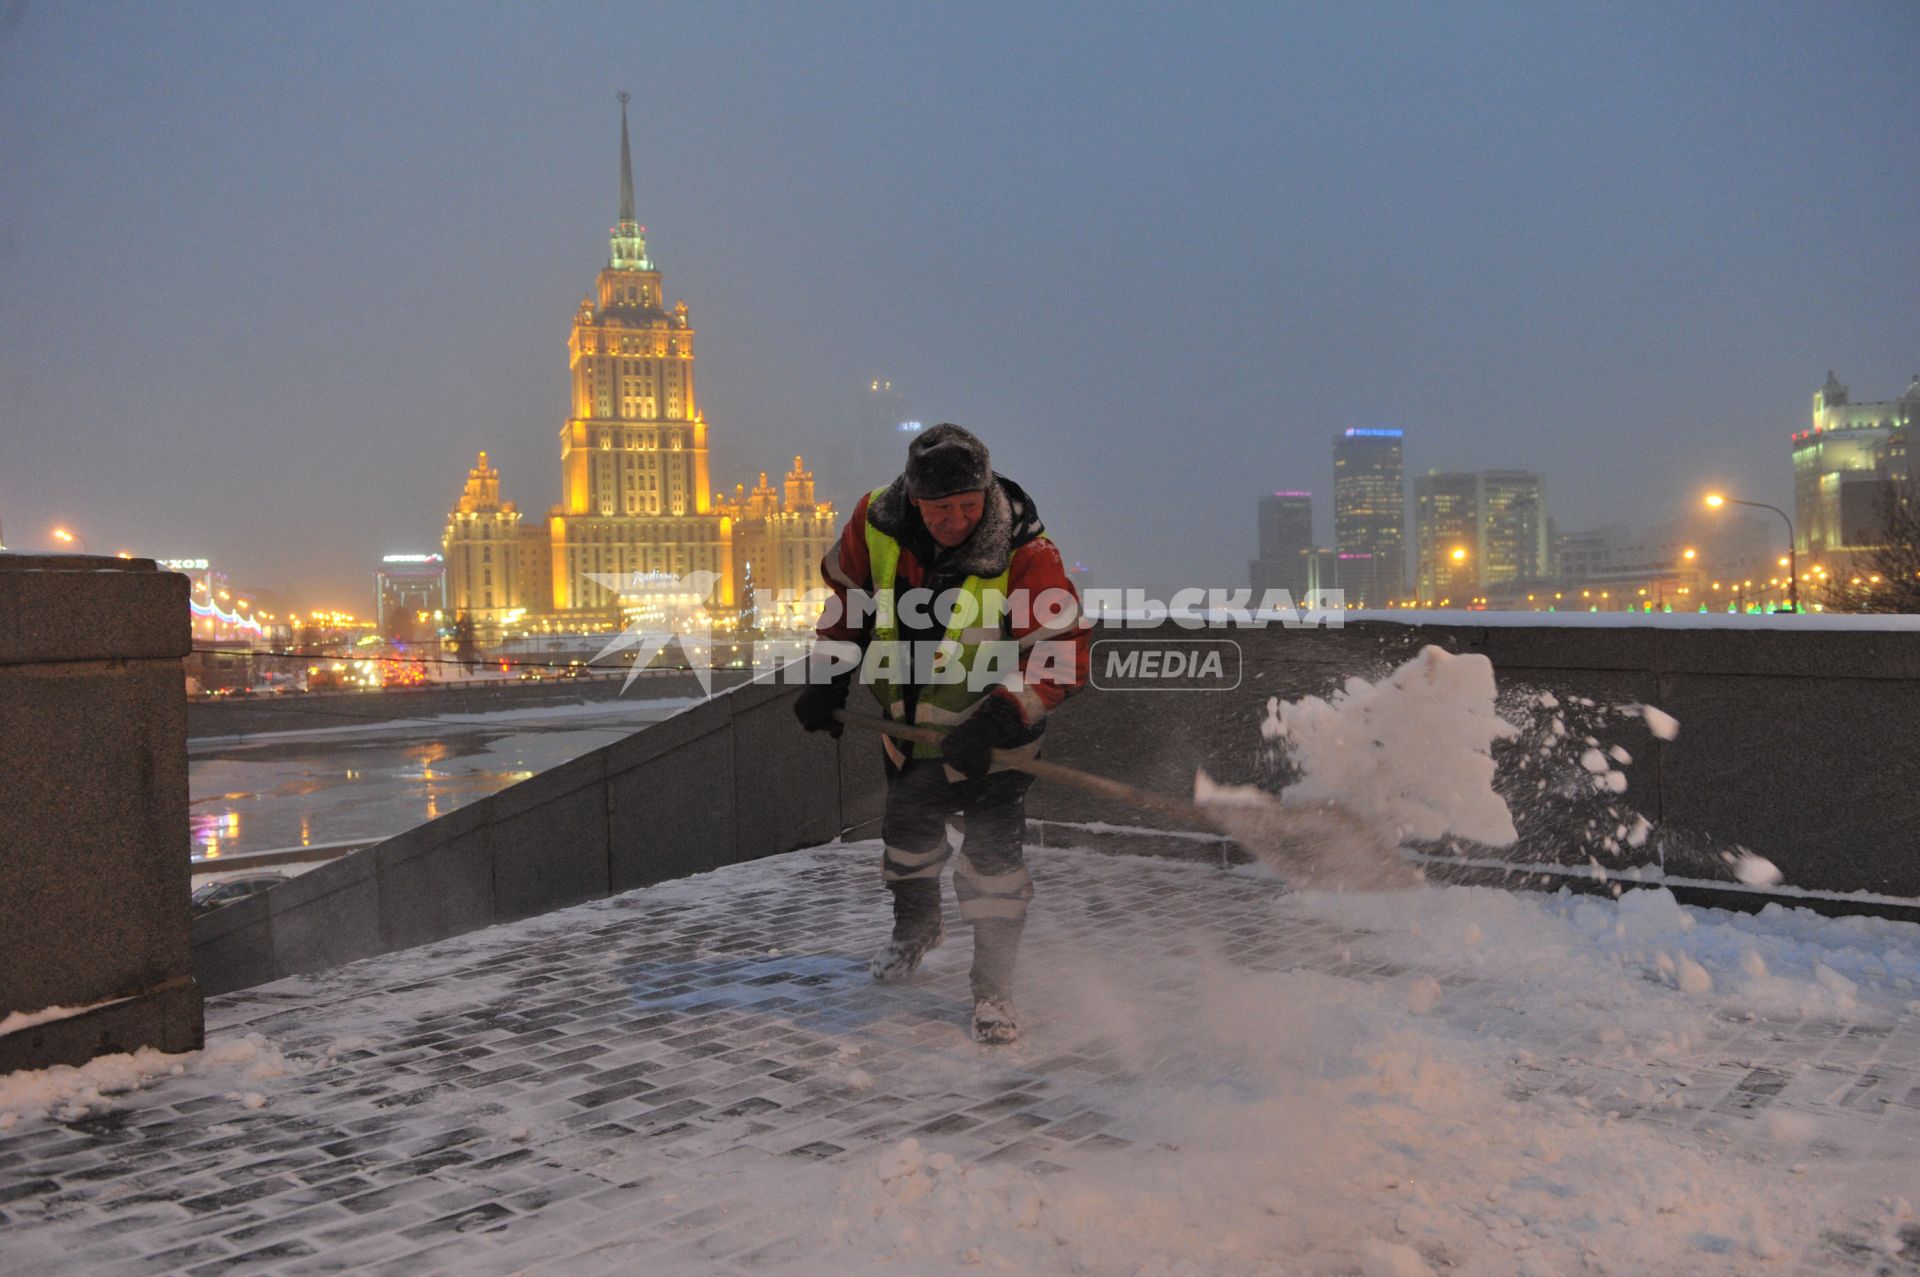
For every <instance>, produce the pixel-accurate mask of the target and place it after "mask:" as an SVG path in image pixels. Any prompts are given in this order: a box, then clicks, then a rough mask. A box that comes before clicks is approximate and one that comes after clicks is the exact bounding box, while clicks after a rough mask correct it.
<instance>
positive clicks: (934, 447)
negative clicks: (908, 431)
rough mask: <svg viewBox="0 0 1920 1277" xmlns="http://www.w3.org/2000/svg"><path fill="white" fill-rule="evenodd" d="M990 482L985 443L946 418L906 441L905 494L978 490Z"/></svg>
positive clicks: (920, 497) (922, 496) (922, 497)
mask: <svg viewBox="0 0 1920 1277" xmlns="http://www.w3.org/2000/svg"><path fill="white" fill-rule="evenodd" d="M992 482H993V466H992V465H991V464H990V463H989V461H988V459H987V445H986V444H984V443H981V442H980V441H979V440H978V439H976V438H974V437H973V436H972V435H971V434H969V433H967V432H966V431H965V430H962V429H961V428H960V427H959V426H956V425H954V424H953V423H952V422H950V421H949V422H942V423H941V424H939V425H937V426H935V427H934V428H933V429H931V430H928V431H926V432H925V433H923V434H920V435H916V436H915V437H914V440H913V442H912V443H910V444H908V445H907V495H908V496H910V497H913V498H914V499H915V500H917V501H937V500H939V499H940V498H941V497H950V496H952V495H953V494H954V493H956V492H979V491H982V490H984V489H985V488H986V486H987V485H988V484H990V483H992Z"/></svg>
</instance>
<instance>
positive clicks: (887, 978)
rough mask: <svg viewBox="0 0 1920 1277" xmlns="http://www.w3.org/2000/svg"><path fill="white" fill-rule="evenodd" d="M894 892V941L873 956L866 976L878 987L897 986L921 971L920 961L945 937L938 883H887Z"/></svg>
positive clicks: (917, 880)
mask: <svg viewBox="0 0 1920 1277" xmlns="http://www.w3.org/2000/svg"><path fill="white" fill-rule="evenodd" d="M887 885H888V886H889V887H891V888H892V890H893V938H892V939H890V940H888V941H887V943H886V944H885V945H884V946H883V947H882V948H881V949H880V951H879V952H877V953H875V954H874V955H873V960H872V961H871V962H869V963H868V964H867V974H869V975H871V976H872V977H873V978H874V979H875V980H878V981H879V982H880V983H881V984H898V983H899V982H900V981H902V980H904V979H906V978H907V977H908V976H910V975H912V974H913V973H914V972H915V971H918V970H919V969H920V960H921V959H922V958H925V957H926V956H927V954H929V953H931V952H932V951H933V950H935V949H938V948H939V947H940V942H941V941H942V940H945V939H946V938H947V931H946V924H945V923H943V922H942V921H941V919H940V880H939V879H937V878H909V879H907V880H905V881H902V882H893V883H888V884H887Z"/></svg>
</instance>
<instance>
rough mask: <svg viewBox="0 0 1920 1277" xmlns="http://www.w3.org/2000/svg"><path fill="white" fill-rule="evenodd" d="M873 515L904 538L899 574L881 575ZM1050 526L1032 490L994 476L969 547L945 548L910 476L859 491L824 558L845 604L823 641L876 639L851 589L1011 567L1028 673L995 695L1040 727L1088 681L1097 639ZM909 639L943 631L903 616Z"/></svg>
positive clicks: (938, 584)
mask: <svg viewBox="0 0 1920 1277" xmlns="http://www.w3.org/2000/svg"><path fill="white" fill-rule="evenodd" d="M869 522H871V523H872V525H873V527H874V528H875V529H876V530H877V531H880V532H884V533H886V534H887V535H888V536H890V537H892V538H893V539H894V540H896V541H898V542H899V543H900V565H899V570H898V576H897V579H896V580H893V581H875V580H873V567H872V563H871V561H870V559H869V556H868V554H867V525H868V523H869ZM1045 531H1046V526H1045V525H1044V524H1042V523H1041V522H1040V516H1039V514H1038V513H1037V512H1036V511H1035V510H1034V506H1033V500H1032V498H1030V497H1028V496H1027V494H1026V493H1025V492H1024V491H1023V490H1022V489H1021V488H1020V486H1019V485H1018V484H1016V483H1014V482H1013V481H1012V480H1011V479H1008V478H1005V477H1004V476H1001V475H995V476H994V485H993V487H991V488H989V489H988V490H987V507H986V511H985V513H984V514H983V515H982V516H981V519H980V523H979V526H977V527H976V528H974V530H973V534H972V535H971V536H969V537H968V538H967V539H966V540H965V541H964V542H962V543H961V544H960V545H958V546H955V547H954V548H952V549H951V550H943V549H942V548H941V547H940V545H939V544H938V543H937V542H935V541H934V539H933V537H932V536H931V535H930V534H929V533H928V532H927V529H926V525H925V524H923V523H922V522H921V521H920V512H919V511H918V510H917V509H915V508H914V505H913V503H912V501H911V500H909V499H908V497H907V493H906V482H905V480H904V478H902V479H896V480H894V482H893V483H892V485H891V486H889V487H887V488H885V489H883V490H882V491H881V492H879V493H878V494H871V493H870V494H868V495H867V496H864V497H861V498H860V500H859V502H858V503H857V504H856V505H855V506H854V507H853V516H852V517H851V518H849V519H848V520H847V525H846V527H844V528H842V529H841V530H840V536H839V538H838V539H837V540H836V541H835V542H834V545H833V548H832V549H830V550H828V551H827V556H826V558H824V559H822V560H821V563H820V574H821V576H822V577H823V578H824V579H825V581H826V584H827V588H828V589H830V590H832V591H833V594H834V599H835V604H837V606H834V605H829V607H828V609H827V612H826V615H825V616H823V617H822V618H821V624H820V626H819V628H818V633H819V635H820V637H821V638H822V639H826V640H830V641H837V642H843V643H856V644H859V645H860V646H861V647H863V648H864V647H865V646H866V643H867V641H868V640H869V639H870V638H871V637H872V634H871V630H872V617H871V615H870V614H866V613H863V614H861V615H859V616H852V615H850V614H849V608H848V599H847V595H848V592H849V591H861V592H865V593H867V594H872V593H874V592H876V591H879V590H885V589H893V590H895V591H898V592H905V591H907V590H911V589H922V588H924V589H927V590H930V591H932V592H933V593H934V594H935V595H938V594H940V593H941V592H943V591H945V590H948V589H951V588H953V587H954V586H957V585H959V584H960V582H961V581H963V580H965V579H966V578H967V577H968V576H979V577H995V576H998V575H1000V573H1001V572H1002V571H1005V572H1006V573H1007V597H1008V600H1009V604H1010V607H1009V614H1008V618H1007V620H1006V622H1005V623H1004V624H1003V626H1002V630H1003V633H1004V634H1005V635H1006V637H1007V638H1010V639H1013V640H1015V641H1017V642H1018V643H1019V645H1020V671H1019V673H1018V674H1014V675H1010V676H1009V677H1008V678H1007V679H1006V680H1005V681H1004V682H1002V683H1001V684H1000V685H999V686H997V687H995V688H994V689H993V691H992V694H993V695H996V696H1005V697H1006V698H1007V699H1009V700H1011V701H1012V702H1013V703H1014V705H1015V706H1017V707H1018V708H1019V710H1020V717H1021V719H1022V721H1024V722H1025V723H1026V724H1027V725H1028V726H1030V727H1033V726H1037V725H1038V724H1039V723H1040V720H1042V719H1043V718H1045V717H1046V716H1047V714H1049V713H1050V712H1052V711H1053V710H1054V709H1055V708H1057V707H1058V706H1059V704H1060V702H1061V701H1064V700H1065V699H1066V698H1067V697H1068V696H1070V695H1072V694H1073V693H1074V692H1076V691H1078V690H1079V689H1080V688H1081V687H1083V686H1085V685H1086V681H1087V667H1088V650H1089V647H1090V645H1091V637H1090V634H1089V630H1088V627H1087V626H1086V625H1085V623H1084V621H1083V618H1082V615H1081V611H1080V592H1079V591H1078V590H1076V589H1075V588H1074V585H1073V581H1072V579H1071V578H1070V577H1068V575H1067V569H1066V565H1065V564H1063V563H1062V562H1061V561H1060V550H1059V548H1058V547H1057V546H1055V545H1054V544H1053V542H1052V541H1050V540H1048V539H1047V538H1046V537H1045V536H1043V535H1042V534H1043V533H1044V532H1045ZM901 637H902V638H905V639H909V640H912V639H916V638H933V639H937V638H939V637H940V634H939V633H938V632H927V633H922V634H914V633H911V632H909V631H908V629H907V628H906V626H905V623H904V621H903V625H902V633H901Z"/></svg>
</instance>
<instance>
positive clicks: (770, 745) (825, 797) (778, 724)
mask: <svg viewBox="0 0 1920 1277" xmlns="http://www.w3.org/2000/svg"><path fill="white" fill-rule="evenodd" d="M748 691H751V692H754V693H758V695H755V696H747V695H744V694H743V693H746V692H748ZM795 695H797V693H795V692H790V691H785V690H784V689H779V688H771V689H770V688H759V687H756V688H751V689H744V688H743V689H742V692H741V693H736V694H735V696H734V697H733V700H734V707H735V710H736V712H735V714H734V716H733V791H732V793H731V794H730V795H727V796H725V797H722V798H721V799H720V801H723V802H731V803H732V805H733V809H734V852H735V858H736V859H739V860H753V859H756V858H758V857H760V856H771V855H773V854H775V853H777V852H782V851H792V850H793V849H794V848H796V847H808V846H812V845H814V844H816V843H823V842H831V841H833V839H834V838H836V837H838V836H839V833H840V828H841V824H840V767H839V757H838V751H837V750H836V749H835V748H834V741H833V738H832V737H830V736H827V735H825V734H823V733H808V732H804V731H802V730H800V725H799V724H798V723H796V722H795V721H794V718H793V709H792V702H793V698H794V696H795ZM843 739H844V737H843Z"/></svg>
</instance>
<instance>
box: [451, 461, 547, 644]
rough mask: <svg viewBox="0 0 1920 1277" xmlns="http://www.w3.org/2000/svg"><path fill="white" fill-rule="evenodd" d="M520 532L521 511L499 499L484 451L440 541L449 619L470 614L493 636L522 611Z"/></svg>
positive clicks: (479, 629)
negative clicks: (443, 558) (451, 616)
mask: <svg viewBox="0 0 1920 1277" xmlns="http://www.w3.org/2000/svg"><path fill="white" fill-rule="evenodd" d="M520 531H521V529H520V511H519V510H518V509H516V508H515V507H514V504H513V502H511V501H504V502H503V501H502V500H500V472H499V471H498V470H496V469H494V468H493V467H492V466H491V465H489V464H487V454H486V453H484V452H483V453H481V454H480V459H479V461H478V462H476V463H475V464H474V467H473V469H471V470H469V471H467V486H466V487H465V488H464V489H462V491H461V493H460V499H459V501H458V502H456V503H455V504H454V507H453V512H452V513H451V514H449V515H448V516H447V530H446V533H445V535H443V536H442V537H441V541H440V544H441V549H442V551H443V553H444V555H445V560H446V561H445V570H446V581H447V586H446V590H447V611H448V612H449V613H451V614H452V615H453V617H454V618H458V617H461V616H466V617H470V618H471V619H472V620H473V623H474V627H475V631H476V633H486V634H487V635H489V636H497V635H499V634H500V633H501V632H502V631H503V630H504V629H505V628H506V627H507V626H508V625H510V624H512V623H514V622H517V621H519V620H520V619H521V618H522V617H523V616H524V615H525V612H526V608H525V606H524V605H523V604H522V602H521V599H522V591H521V589H520V546H519V542H520V539H521V537H520ZM533 531H534V532H536V533H538V532H541V531H544V529H539V528H536V529H533ZM542 539H543V540H544V538H542Z"/></svg>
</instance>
